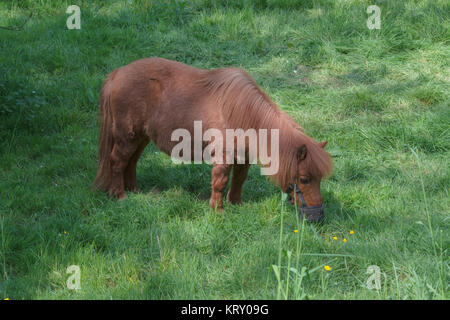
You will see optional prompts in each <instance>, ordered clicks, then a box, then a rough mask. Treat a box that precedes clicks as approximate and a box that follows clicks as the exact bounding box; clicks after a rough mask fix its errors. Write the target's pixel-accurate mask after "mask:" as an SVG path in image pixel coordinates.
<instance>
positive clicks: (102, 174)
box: [93, 73, 114, 191]
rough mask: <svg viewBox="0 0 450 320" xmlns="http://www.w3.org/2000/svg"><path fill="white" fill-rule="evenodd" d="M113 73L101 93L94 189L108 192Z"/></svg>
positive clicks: (109, 183)
mask: <svg viewBox="0 0 450 320" xmlns="http://www.w3.org/2000/svg"><path fill="white" fill-rule="evenodd" d="M112 75H113V73H111V74H110V75H109V76H108V78H107V79H106V80H105V82H104V83H103V86H102V90H101V91H100V118H101V125H100V139H99V149H98V160H99V162H98V169H97V176H96V177H95V181H94V185H93V188H94V189H98V190H102V191H106V190H108V189H109V187H110V185H111V152H112V148H113V145H114V139H113V133H112V130H113V128H112V115H111V109H110V105H109V104H110V94H111V89H110V86H111V81H112V79H111V78H112Z"/></svg>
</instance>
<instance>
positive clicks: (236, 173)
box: [227, 164, 250, 204]
mask: <svg viewBox="0 0 450 320" xmlns="http://www.w3.org/2000/svg"><path fill="white" fill-rule="evenodd" d="M249 168H250V164H235V165H233V176H232V177H231V187H230V190H228V194H227V201H229V202H231V203H232V204H240V203H242V198H241V193H242V185H243V184H244V181H245V179H247V174H248V169H249Z"/></svg>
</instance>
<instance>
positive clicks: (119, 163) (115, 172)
mask: <svg viewBox="0 0 450 320" xmlns="http://www.w3.org/2000/svg"><path fill="white" fill-rule="evenodd" d="M115 140H116V142H115V143H114V146H113V149H112V152H111V186H110V188H109V195H110V196H112V197H117V199H118V200H123V199H125V198H126V195H125V185H124V173H125V169H126V167H127V166H128V163H129V161H130V159H131V157H132V156H133V154H134V153H135V152H136V149H137V148H138V144H137V142H136V141H130V140H125V139H124V140H120V139H119V140H118V139H115Z"/></svg>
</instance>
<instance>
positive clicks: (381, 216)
mask: <svg viewBox="0 0 450 320" xmlns="http://www.w3.org/2000/svg"><path fill="white" fill-rule="evenodd" d="M70 4H77V3H76V2H75V3H72V2H70V3H69V2H68V1H62V2H61V1H60V2H56V1H49V0H41V1H39V2H36V1H31V0H23V1H17V0H7V1H2V2H1V3H0V25H4V26H6V25H17V24H20V23H21V22H23V21H24V19H26V17H27V16H28V15H29V13H30V12H31V11H33V16H32V18H31V19H30V20H29V21H28V22H27V24H26V25H25V30H24V31H21V32H11V31H6V30H0V38H1V41H0V71H1V73H0V275H1V276H0V297H1V298H3V297H9V298H10V299H23V298H32V299H45V298H48V299H83V298H85V299H109V298H113V299H164V298H166V299H188V298H192V299H219V298H220V299H274V298H277V297H278V298H288V299H302V298H303V299H305V298H309V299H445V298H447V297H448V275H449V265H448V262H449V260H448V249H447V248H448V247H449V237H448V235H449V228H448V217H449V213H450V212H449V207H450V203H449V200H448V199H450V197H449V194H448V187H449V182H450V171H449V166H448V158H449V147H450V146H449V141H450V137H449V132H450V131H449V123H450V121H449V120H450V117H449V111H448V101H449V96H448V79H449V65H448V61H449V50H448V12H449V9H450V8H449V4H448V1H443V0H442V1H441V0H439V1H431V0H430V1H421V2H416V1H360V0H354V1H327V0H320V1H290V0H287V1H275V0H261V1H234V0H230V1H225V2H223V1H212V0H196V1H189V2H188V1H181V0H170V1H162V0H161V1H142V0H141V1H136V0H135V1H130V2H124V1H115V0H97V1H89V2H86V1H80V2H79V3H78V5H80V7H81V12H82V28H81V30H67V28H66V25H65V22H66V18H67V16H68V15H67V14H66V13H65V10H66V8H67V6H68V5H70ZM371 4H377V5H379V6H380V8H381V10H382V16H381V19H382V24H381V29H380V30H369V29H367V26H366V19H367V17H368V15H367V14H366V8H367V6H369V5H371ZM150 56H160V57H165V58H169V59H175V60H179V61H181V62H185V63H188V64H191V65H193V66H196V67H200V68H216V67H226V66H237V67H242V68H244V69H246V70H247V71H248V72H249V73H250V74H251V75H252V76H253V77H254V79H255V80H256V82H257V83H258V84H260V86H261V87H262V89H263V90H265V91H266V92H267V93H268V94H269V95H270V96H271V97H272V98H273V100H274V101H275V102H276V103H277V104H278V105H279V106H280V107H281V108H282V109H283V110H285V111H286V112H288V113H289V114H290V115H291V116H292V117H294V118H295V119H296V120H297V121H298V123H299V124H300V125H301V126H302V127H304V129H305V131H306V133H307V134H308V135H310V136H312V137H314V138H315V139H316V140H319V141H323V140H328V141H329V143H328V145H327V149H328V150H329V152H330V154H331V155H332V156H333V160H334V172H333V175H332V176H331V177H330V178H329V179H328V180H325V181H324V182H323V183H322V196H323V199H324V201H325V208H326V218H325V221H324V223H323V224H321V225H310V224H309V223H307V222H304V221H301V220H299V219H298V216H297V215H296V214H295V209H294V208H292V207H291V206H287V205H286V204H285V203H284V202H283V201H282V200H281V197H280V190H279V188H278V187H276V186H274V185H272V184H270V183H269V182H267V181H266V180H265V179H264V177H262V176H260V175H259V170H258V168H256V167H252V168H251V170H250V174H249V178H248V180H247V181H246V183H245V185H244V190H243V200H244V204H243V205H242V206H232V205H229V204H228V205H227V206H226V210H225V213H224V214H223V215H218V214H216V213H214V212H213V211H211V210H210V209H209V206H208V201H207V199H208V197H209V192H210V169H211V167H210V166H208V165H198V166H197V165H174V164H172V163H171V161H170V159H169V158H168V157H167V156H166V155H164V154H162V153H161V152H159V151H158V150H157V149H156V148H155V147H154V146H153V145H150V146H149V147H148V148H147V149H146V151H145V153H144V154H143V156H142V158H141V161H140V163H139V167H138V182H139V184H140V187H141V189H142V190H143V191H142V193H139V194H129V198H128V199H127V200H126V201H123V202H119V203H117V202H116V201H114V200H111V199H109V198H108V197H107V196H106V195H105V194H103V193H101V192H93V191H92V190H91V189H90V187H91V183H92V180H93V178H94V176H95V172H96V157H97V139H98V106H97V101H98V94H99V91H100V87H101V84H102V81H103V79H104V78H105V77H106V75H107V74H108V73H109V72H111V71H112V70H113V69H115V68H117V67H120V66H122V65H125V64H127V63H129V62H131V61H133V60H136V59H140V58H144V57H150ZM294 230H298V232H294ZM350 230H354V234H350V233H349V231H350ZM280 231H282V232H280ZM333 236H336V237H337V239H338V240H334V239H333ZM344 238H346V240H347V241H346V242H344V241H343V239H344ZM69 265H78V266H80V269H81V290H78V291H71V290H68V289H67V286H66V280H67V278H68V276H69V275H68V274H66V269H67V267H68V266H69ZM325 265H327V266H329V267H330V270H325V269H324V266H325ZM374 265H375V266H378V267H379V268H380V271H381V273H382V274H381V280H382V282H381V289H380V290H369V289H368V288H367V279H368V277H369V274H367V273H366V272H367V269H368V267H369V266H374ZM274 266H275V267H274ZM288 266H289V268H288ZM290 268H292V269H290ZM275 271H276V272H275Z"/></svg>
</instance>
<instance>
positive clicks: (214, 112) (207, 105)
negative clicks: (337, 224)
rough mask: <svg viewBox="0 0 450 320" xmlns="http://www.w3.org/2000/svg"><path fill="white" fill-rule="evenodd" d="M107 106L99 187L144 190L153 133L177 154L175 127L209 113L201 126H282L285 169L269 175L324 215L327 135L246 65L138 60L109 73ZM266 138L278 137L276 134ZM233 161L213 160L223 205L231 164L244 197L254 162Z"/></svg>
mask: <svg viewBox="0 0 450 320" xmlns="http://www.w3.org/2000/svg"><path fill="white" fill-rule="evenodd" d="M100 111H101V129H100V142H99V165H98V171H97V177H96V179H95V182H94V187H95V188H97V189H100V190H103V191H106V190H108V191H109V194H110V195H111V196H115V197H117V198H118V199H119V200H121V199H124V198H125V197H126V195H125V190H131V191H138V190H139V189H138V186H137V180H136V164H137V162H138V160H139V157H140V156H141V154H142V152H143V150H144V148H145V147H146V145H147V144H148V143H149V142H150V141H153V143H154V144H155V145H156V146H157V147H158V148H159V149H160V150H162V151H164V152H165V153H167V154H169V155H170V154H171V151H172V148H173V147H174V146H175V145H176V144H177V142H176V141H172V139H171V134H172V132H173V131H174V130H175V129H178V128H183V129H186V130H188V131H189V132H190V133H192V134H193V133H194V121H202V124H203V127H202V130H207V129H209V128H215V129H218V130H219V131H221V132H225V130H226V129H230V128H231V129H238V128H240V129H243V130H247V129H249V128H253V129H268V130H271V129H278V130H279V142H278V145H279V163H278V168H279V169H278V172H277V173H275V174H273V175H271V176H270V178H271V179H272V180H274V181H275V182H276V183H277V184H279V185H280V187H281V189H282V190H283V191H284V192H286V193H290V194H291V196H293V199H296V201H297V203H298V204H299V206H300V207H301V208H304V209H306V210H308V209H311V208H313V209H314V208H315V209H317V210H310V211H309V212H308V211H305V212H306V213H307V214H306V216H307V218H308V219H309V220H311V221H318V220H320V219H321V218H322V217H323V206H322V197H321V194H320V181H321V179H322V178H323V177H326V176H328V175H329V174H330V173H331V170H332V162H331V158H330V156H329V154H328V153H327V152H326V151H325V150H324V147H325V145H326V142H323V143H318V142H316V141H314V140H313V139H311V138H310V137H308V136H306V135H305V134H304V133H303V132H302V129H301V128H300V127H299V126H298V125H297V123H296V122H295V121H294V120H293V119H292V118H291V117H290V116H289V115H287V114H286V113H284V112H282V111H281V110H280V109H279V108H278V107H277V105H276V104H275V103H274V102H272V100H271V99H270V98H269V97H268V96H267V95H266V94H265V93H264V92H263V91H262V90H261V89H260V88H259V87H258V86H257V84H256V83H255V82H254V81H253V79H252V78H251V77H250V76H249V75H248V74H247V73H246V72H245V71H243V70H240V69H236V68H227V69H214V70H204V69H197V68H194V67H190V66H188V65H185V64H182V63H180V62H175V61H170V60H166V59H162V58H148V59H142V60H137V61H134V62H132V63H130V64H128V65H126V66H124V67H121V68H118V69H116V70H114V71H113V72H111V73H110V74H109V75H108V77H107V79H106V80H105V82H104V84H103V87H102V89H101V93H100ZM224 136H225V133H224ZM201 144H202V148H203V149H204V148H205V147H206V146H207V143H205V142H204V141H202V142H201ZM267 144H268V145H270V144H271V139H270V137H269V139H268V141H267ZM258 145H259V144H258ZM246 146H247V147H248V141H246ZM191 154H194V153H191ZM246 157H247V153H246ZM246 159H247V158H246ZM274 161H276V160H274ZM241 162H242V161H241ZM234 163H235V164H228V163H225V162H224V163H216V162H214V163H213V168H212V180H211V186H212V192H211V198H210V206H211V208H217V209H218V210H219V211H221V210H223V203H222V198H223V193H224V191H225V188H226V186H227V183H228V178H229V176H230V172H231V170H233V175H232V179H231V187H230V189H229V191H228V194H227V200H228V201H229V202H231V203H233V204H235V203H240V202H241V190H242V185H243V183H244V181H245V179H246V178H247V173H248V170H249V167H250V163H248V162H245V163H236V162H234Z"/></svg>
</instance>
